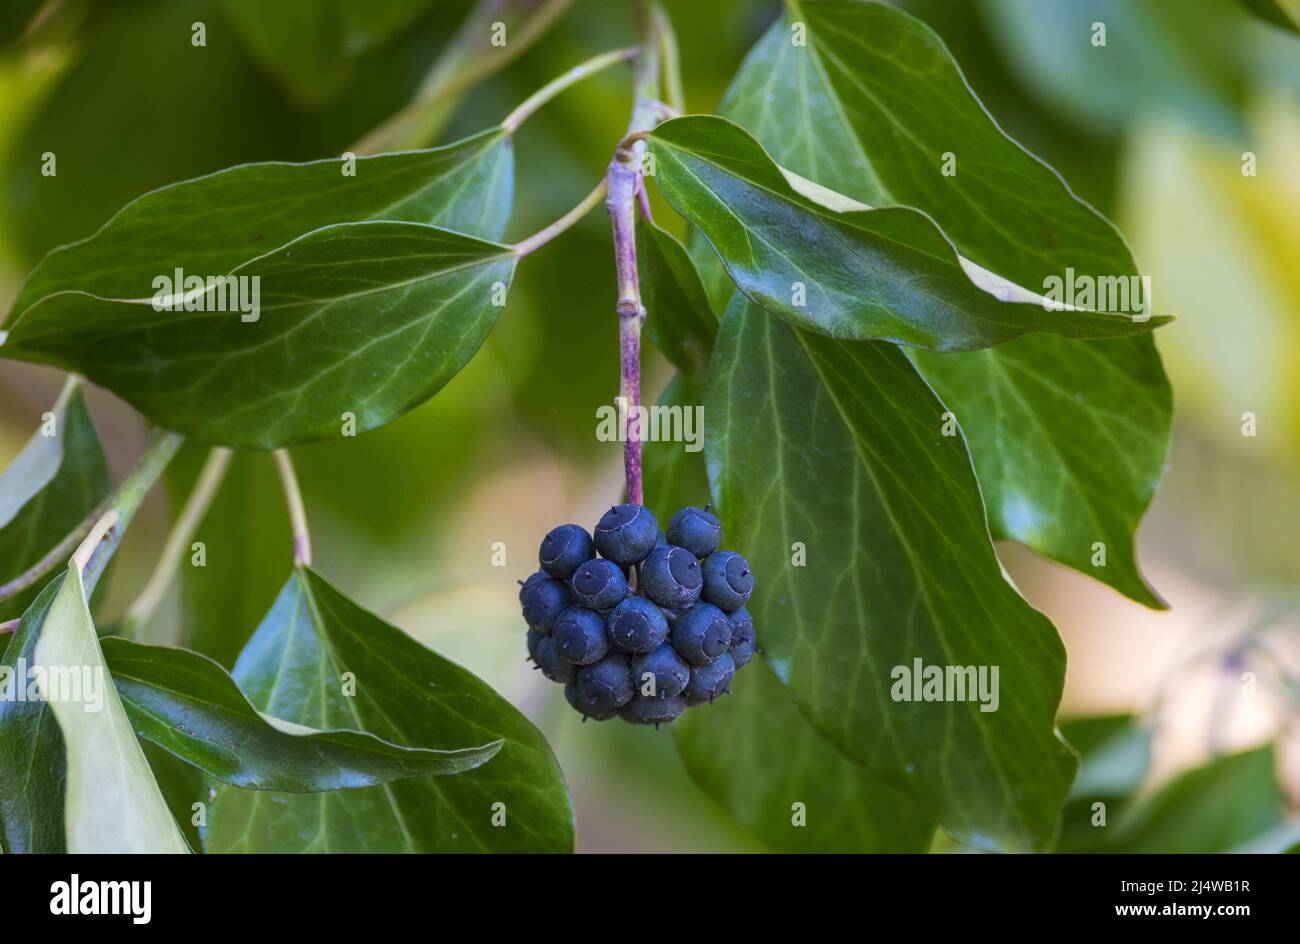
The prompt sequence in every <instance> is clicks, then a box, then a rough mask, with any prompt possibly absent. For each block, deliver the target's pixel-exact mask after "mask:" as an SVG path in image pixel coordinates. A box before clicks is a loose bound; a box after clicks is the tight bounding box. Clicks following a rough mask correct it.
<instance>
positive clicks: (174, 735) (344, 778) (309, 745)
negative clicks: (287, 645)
mask: <svg viewBox="0 0 1300 944" xmlns="http://www.w3.org/2000/svg"><path fill="white" fill-rule="evenodd" d="M101 644H102V646H103V649H104V658H105V659H106V660H107V663H108V668H109V671H110V672H112V674H113V682H114V683H115V684H116V686H117V691H118V694H119V695H120V696H121V697H122V700H123V702H124V704H125V705H126V709H127V714H128V715H129V716H130V718H131V722H132V724H133V725H134V726H135V730H136V733H137V734H139V735H140V737H143V738H146V739H148V740H150V741H152V742H153V743H155V744H157V745H158V746H159V747H162V748H164V749H166V750H168V751H170V752H171V753H172V754H174V755H176V756H177V757H179V758H180V759H181V760H183V761H185V762H186V763H189V764H192V765H193V766H195V767H198V768H200V769H202V770H204V771H205V772H207V773H209V774H211V775H212V776H213V777H214V778H216V779H217V780H220V781H221V782H222V783H228V784H232V785H234V786H237V787H244V788H246V789H250V790H283V791H288V792H291V793H314V792H321V791H326V790H349V789H356V788H358V787H368V786H373V785H375V784H380V783H389V782H391V781H393V780H401V779H404V778H406V777H434V776H444V775H448V774H459V773H463V772H464V771H467V770H473V769H474V768H475V767H479V766H482V765H483V764H485V763H487V762H488V761H489V760H491V759H492V758H493V757H495V756H496V753H497V751H498V750H500V748H501V742H500V741H499V740H498V741H493V742H492V743H489V744H484V745H482V746H480V747H466V748H459V749H452V750H429V749H426V748H421V747H400V746H398V745H396V744H390V743H388V742H387V741H385V740H383V739H382V738H378V737H375V736H374V735H372V734H367V733H365V732H363V731H350V730H318V729H315V728H310V727H304V726H303V725H300V724H293V723H290V722H286V721H282V720H280V719H279V718H275V717H272V716H269V715H263V714H261V713H259V712H258V711H257V710H256V709H255V708H253V706H252V705H251V704H250V703H249V701H248V699H247V698H246V697H244V694H243V692H241V691H240V690H239V688H238V686H236V685H235V681H234V679H232V678H231V677H230V676H229V675H228V674H226V671H225V669H223V668H221V666H219V665H218V664H217V663H215V662H213V661H212V660H211V659H208V658H207V657H205V656H201V655H199V654H198V653H196V652H190V651H189V650H186V649H170V648H165V647H161V646H142V645H139V644H137V643H133V642H131V641H129V640H126V639H121V638H107V639H104V640H103V641H102V643H101Z"/></svg>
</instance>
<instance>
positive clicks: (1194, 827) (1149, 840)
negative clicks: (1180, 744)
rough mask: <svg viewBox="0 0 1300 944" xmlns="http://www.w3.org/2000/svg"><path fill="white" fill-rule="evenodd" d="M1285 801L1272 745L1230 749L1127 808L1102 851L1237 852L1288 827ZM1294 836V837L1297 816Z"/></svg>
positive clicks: (1292, 835)
mask: <svg viewBox="0 0 1300 944" xmlns="http://www.w3.org/2000/svg"><path fill="white" fill-rule="evenodd" d="M1285 804H1286V799H1285V797H1284V796H1283V793H1282V788H1281V787H1280V786H1279V784H1278V781H1277V772H1276V760H1275V757H1274V752H1273V746H1272V745H1271V744H1265V745H1264V746H1263V747H1257V748H1254V749H1252V750H1247V751H1241V752H1239V753H1236V754H1225V755H1223V756H1222V757H1216V758H1214V759H1213V760H1211V761H1210V762H1208V763H1206V764H1204V765H1203V766H1200V767H1194V768H1192V769H1191V770H1188V771H1185V772H1184V773H1181V774H1179V775H1178V776H1177V777H1175V778H1174V779H1173V780H1171V781H1169V782H1168V783H1167V784H1165V785H1164V786H1163V787H1161V788H1160V789H1159V790H1158V791H1156V793H1154V794H1153V795H1152V796H1151V797H1149V798H1148V799H1146V800H1145V801H1144V802H1142V803H1140V804H1138V805H1136V806H1134V807H1132V808H1131V809H1129V810H1127V811H1126V813H1125V815H1124V816H1123V817H1122V819H1121V821H1120V822H1119V823H1118V824H1116V828H1115V831H1114V834H1113V835H1112V838H1111V840H1110V841H1109V842H1107V843H1105V844H1104V846H1102V847H1101V850H1099V851H1106V852H1128V853H1134V852H1135V853H1148V852H1159V853H1206V852H1232V851H1238V850H1239V849H1243V848H1249V847H1252V846H1253V845H1254V844H1255V843H1256V842H1257V841H1258V840H1259V839H1261V838H1265V837H1270V836H1278V835H1280V834H1281V833H1283V832H1285V830H1283V829H1281V827H1284V826H1286V825H1287V821H1286V816H1285V814H1284V809H1285ZM1289 836H1290V840H1289V841H1294V839H1295V836H1296V823H1295V822H1294V821H1293V822H1292V823H1291V829H1290V831H1289ZM1260 851H1263V850H1260ZM1271 851H1281V849H1280V848H1275V849H1273V850H1271Z"/></svg>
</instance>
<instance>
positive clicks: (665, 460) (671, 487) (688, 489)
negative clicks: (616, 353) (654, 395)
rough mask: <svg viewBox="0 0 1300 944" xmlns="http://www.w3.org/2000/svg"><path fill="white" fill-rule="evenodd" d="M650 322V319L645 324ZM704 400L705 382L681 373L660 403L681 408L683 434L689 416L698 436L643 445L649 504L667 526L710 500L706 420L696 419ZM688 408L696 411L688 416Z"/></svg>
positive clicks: (674, 379) (646, 491)
mask: <svg viewBox="0 0 1300 944" xmlns="http://www.w3.org/2000/svg"><path fill="white" fill-rule="evenodd" d="M649 323H650V320H649V319H648V318H647V319H646V324H649ZM703 402H704V388H703V386H702V384H697V383H693V382H691V381H690V380H687V379H686V378H685V377H683V376H681V375H680V374H678V375H677V376H674V377H673V379H672V381H670V382H669V384H668V386H667V387H665V388H664V392H663V393H662V394H661V395H660V397H659V403H658V405H659V406H662V407H665V408H667V409H670V410H671V409H677V410H681V411H682V430H683V434H685V432H686V430H687V425H686V423H687V421H688V419H689V422H690V424H691V426H690V427H689V428H690V430H691V431H692V432H693V433H694V434H695V436H696V437H698V438H697V439H696V440H695V442H690V441H687V440H686V439H685V436H683V441H681V442H678V441H675V440H671V439H664V440H659V439H656V440H649V441H647V442H644V443H642V444H641V453H642V465H643V474H644V476H645V495H646V505H647V507H649V508H650V510H651V511H653V512H654V514H655V517H656V518H657V519H658V520H659V521H661V522H663V523H664V524H665V526H666V525H667V522H669V521H671V520H672V517H673V515H674V514H676V513H677V510H678V509H679V508H685V507H686V506H687V505H694V506H695V507H697V508H703V507H704V506H705V505H706V504H707V503H708V502H709V477H708V474H707V473H706V472H705V469H704V428H703V420H702V419H699V420H698V421H697V418H699V417H700V416H701V412H700V410H701V405H702V404H703ZM688 410H690V411H693V412H692V413H690V414H689V416H688V414H687V412H686V411H688Z"/></svg>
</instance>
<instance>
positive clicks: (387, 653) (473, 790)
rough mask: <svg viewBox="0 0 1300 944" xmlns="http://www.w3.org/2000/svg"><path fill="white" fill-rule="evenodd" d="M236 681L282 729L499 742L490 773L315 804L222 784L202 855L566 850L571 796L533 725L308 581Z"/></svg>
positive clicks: (274, 614)
mask: <svg viewBox="0 0 1300 944" xmlns="http://www.w3.org/2000/svg"><path fill="white" fill-rule="evenodd" d="M234 677H235V680H236V681H237V682H238V683H239V686H240V688H241V689H242V690H243V691H244V692H245V694H247V695H248V697H249V699H250V700H251V701H252V702H253V704H254V705H255V706H256V707H257V709H258V710H259V711H261V712H263V713H266V714H270V715H273V716H275V717H277V718H280V719H282V720H284V721H290V722H294V723H297V724H311V725H315V726H318V727H329V728H349V729H352V730H357V731H365V732H369V733H370V734H373V735H375V736H376V737H379V738H382V739H384V740H386V741H391V742H393V743H395V744H401V745H408V746H421V747H430V746H438V745H445V746H448V747H454V746H458V745H463V744H467V743H484V742H486V741H492V740H496V739H498V738H499V739H502V740H503V741H504V742H505V743H504V746H503V747H502V748H501V752H500V753H499V754H498V755H497V756H496V757H495V758H493V759H492V761H491V762H490V763H488V764H486V765H484V766H483V767H481V768H480V769H478V770H474V771H470V772H468V773H462V774H459V775H457V776H455V777H439V778H427V777H426V778H421V779H414V780H403V781H400V782H397V783H391V784H384V785H381V786H376V787H367V788H364V789H359V790H346V791H337V792H330V793H321V794H318V795H315V796H301V795H292V794H278V793H267V792H249V791H245V790H240V789H237V788H234V787H217V788H216V799H215V800H214V802H213V804H212V807H211V810H210V812H209V815H208V825H207V828H206V829H205V830H204V831H203V838H204V847H205V848H206V849H207V850H208V851H210V852H232V851H247V852H271V851H275V852H289V851H318V852H322V851H329V852H341V851H352V852H359V851H372V852H377V851H389V852H394V851H408V852H427V851H475V850H492V851H566V850H570V849H572V846H573V814H572V810H571V808H570V806H569V798H568V792H567V790H566V789H565V786H564V780H563V778H562V776H561V774H560V770H559V767H558V766H557V765H556V763H555V758H554V757H553V756H552V754H551V751H550V748H549V747H548V746H547V744H546V741H545V740H544V739H543V738H542V736H541V734H540V733H539V732H538V731H537V729H536V728H534V727H533V726H532V725H531V724H530V723H529V722H528V721H527V720H526V719H525V718H524V717H523V716H522V715H520V714H519V713H518V712H516V711H515V710H514V708H512V707H511V706H510V705H509V704H508V703H506V702H505V701H504V700H503V699H502V698H501V697H500V696H499V695H497V694H496V693H495V692H493V691H492V690H491V689H490V688H488V687H487V686H486V685H484V684H483V683H482V682H480V681H479V680H478V679H476V678H475V677H474V676H472V675H470V674H469V673H468V672H466V671H465V670H464V669H462V668H460V667H459V666H456V665H454V664H452V663H450V662H448V661H446V660H445V659H443V658H441V657H440V656H438V655H436V654H435V653H433V652H431V651H429V650H428V649H425V648H424V647H423V646H421V645H420V644H419V643H417V642H416V641H415V640H413V639H411V638H410V637H408V636H407V635H406V634H404V633H403V632H402V631H401V630H399V629H397V628H396V627H394V626H391V625H389V624H388V623H386V622H384V621H383V620H382V619H380V618H379V617H377V616H375V615H374V614H373V613H369V612H367V611H366V610H364V609H362V608H361V607H359V606H358V605H357V604H356V603H354V602H353V601H352V600H350V599H349V598H348V597H346V596H344V595H343V594H342V593H341V592H340V591H339V590H337V589H336V588H335V587H334V586H333V585H332V584H330V583H329V582H328V581H326V580H325V579H324V578H323V577H321V576H320V575H319V574H317V573H316V572H315V571H312V570H298V571H295V573H294V574H293V576H292V577H290V579H289V582H288V583H287V584H286V585H285V588H284V591H283V592H282V593H281V594H280V597H279V599H277V600H276V603H275V606H274V607H272V609H271V612H270V613H268V614H267V616H266V619H265V620H263V622H262V625H261V626H259V627H258V630H257V632H256V633H255V634H254V636H253V638H252V640H251V641H250V642H249V644H248V646H247V647H246V648H245V649H244V651H243V653H242V654H241V655H240V657H239V661H238V663H237V664H236V666H235V672H234ZM494 816H495V817H497V819H498V822H499V823H501V824H502V825H493V819H494Z"/></svg>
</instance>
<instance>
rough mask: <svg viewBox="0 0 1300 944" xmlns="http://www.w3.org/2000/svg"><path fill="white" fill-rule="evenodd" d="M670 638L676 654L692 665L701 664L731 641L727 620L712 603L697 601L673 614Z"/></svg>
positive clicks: (710, 658)
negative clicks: (686, 608)
mask: <svg viewBox="0 0 1300 944" xmlns="http://www.w3.org/2000/svg"><path fill="white" fill-rule="evenodd" d="M672 641H673V648H674V649H676V650H677V654H678V655H679V656H681V657H682V658H683V659H685V660H686V661H687V662H690V663H692V664H693V665H704V664H705V663H706V662H712V661H713V660H714V659H716V658H717V657H718V656H720V655H722V654H723V653H724V652H726V651H727V647H728V646H729V645H731V623H730V622H729V621H728V620H727V614H726V613H724V612H722V611H721V610H720V609H718V608H717V607H716V606H714V605H713V604H711V603H697V604H695V605H694V606H693V607H691V608H690V609H689V610H686V611H685V612H683V613H682V614H681V615H680V616H678V617H677V622H676V623H674V624H673V629H672Z"/></svg>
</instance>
